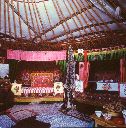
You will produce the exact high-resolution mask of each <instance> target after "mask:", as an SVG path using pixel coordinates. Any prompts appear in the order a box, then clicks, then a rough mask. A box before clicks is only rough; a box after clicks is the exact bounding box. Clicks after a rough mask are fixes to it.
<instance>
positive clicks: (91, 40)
mask: <svg viewBox="0 0 126 128" xmlns="http://www.w3.org/2000/svg"><path fill="white" fill-rule="evenodd" d="M67 2H68V3H69V5H70V7H71V9H72V11H73V12H74V13H75V14H76V11H75V10H74V8H73V7H72V5H71V3H70V2H69V1H68V0H67ZM80 13H81V12H80ZM80 13H79V14H80ZM76 18H77V19H78V21H79V23H80V25H81V26H82V28H83V31H84V32H85V35H86V36H88V33H87V31H86V29H85V27H84V26H83V23H82V21H81V20H80V18H79V17H78V15H77V14H76ZM82 37H83V39H84V40H85V37H84V34H83V35H82ZM88 39H89V40H90V41H92V40H91V38H90V37H88ZM85 41H86V42H87V40H85Z"/></svg>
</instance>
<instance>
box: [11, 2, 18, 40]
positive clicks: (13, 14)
mask: <svg viewBox="0 0 126 128" xmlns="http://www.w3.org/2000/svg"><path fill="white" fill-rule="evenodd" d="M11 5H12V6H13V5H14V3H13V0H11ZM11 9H12V16H13V24H14V35H15V38H17V30H16V21H15V13H14V8H11Z"/></svg>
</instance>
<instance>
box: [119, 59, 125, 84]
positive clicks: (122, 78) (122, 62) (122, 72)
mask: <svg viewBox="0 0 126 128" xmlns="http://www.w3.org/2000/svg"><path fill="white" fill-rule="evenodd" d="M120 82H126V59H125V58H123V59H120Z"/></svg>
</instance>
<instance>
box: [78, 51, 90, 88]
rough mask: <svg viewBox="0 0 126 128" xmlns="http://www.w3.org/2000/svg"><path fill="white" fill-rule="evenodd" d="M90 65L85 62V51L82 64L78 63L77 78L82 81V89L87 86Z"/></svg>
mask: <svg viewBox="0 0 126 128" xmlns="http://www.w3.org/2000/svg"><path fill="white" fill-rule="evenodd" d="M89 68H90V63H89V62H88V61H87V51H86V50H85V51H84V62H80V63H79V77H80V80H82V81H83V86H84V88H87V86H88V78H89Z"/></svg>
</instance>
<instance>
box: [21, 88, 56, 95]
mask: <svg viewBox="0 0 126 128" xmlns="http://www.w3.org/2000/svg"><path fill="white" fill-rule="evenodd" d="M53 92H54V90H53V87H23V88H22V93H23V94H25V95H27V94H30V93H53Z"/></svg>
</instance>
